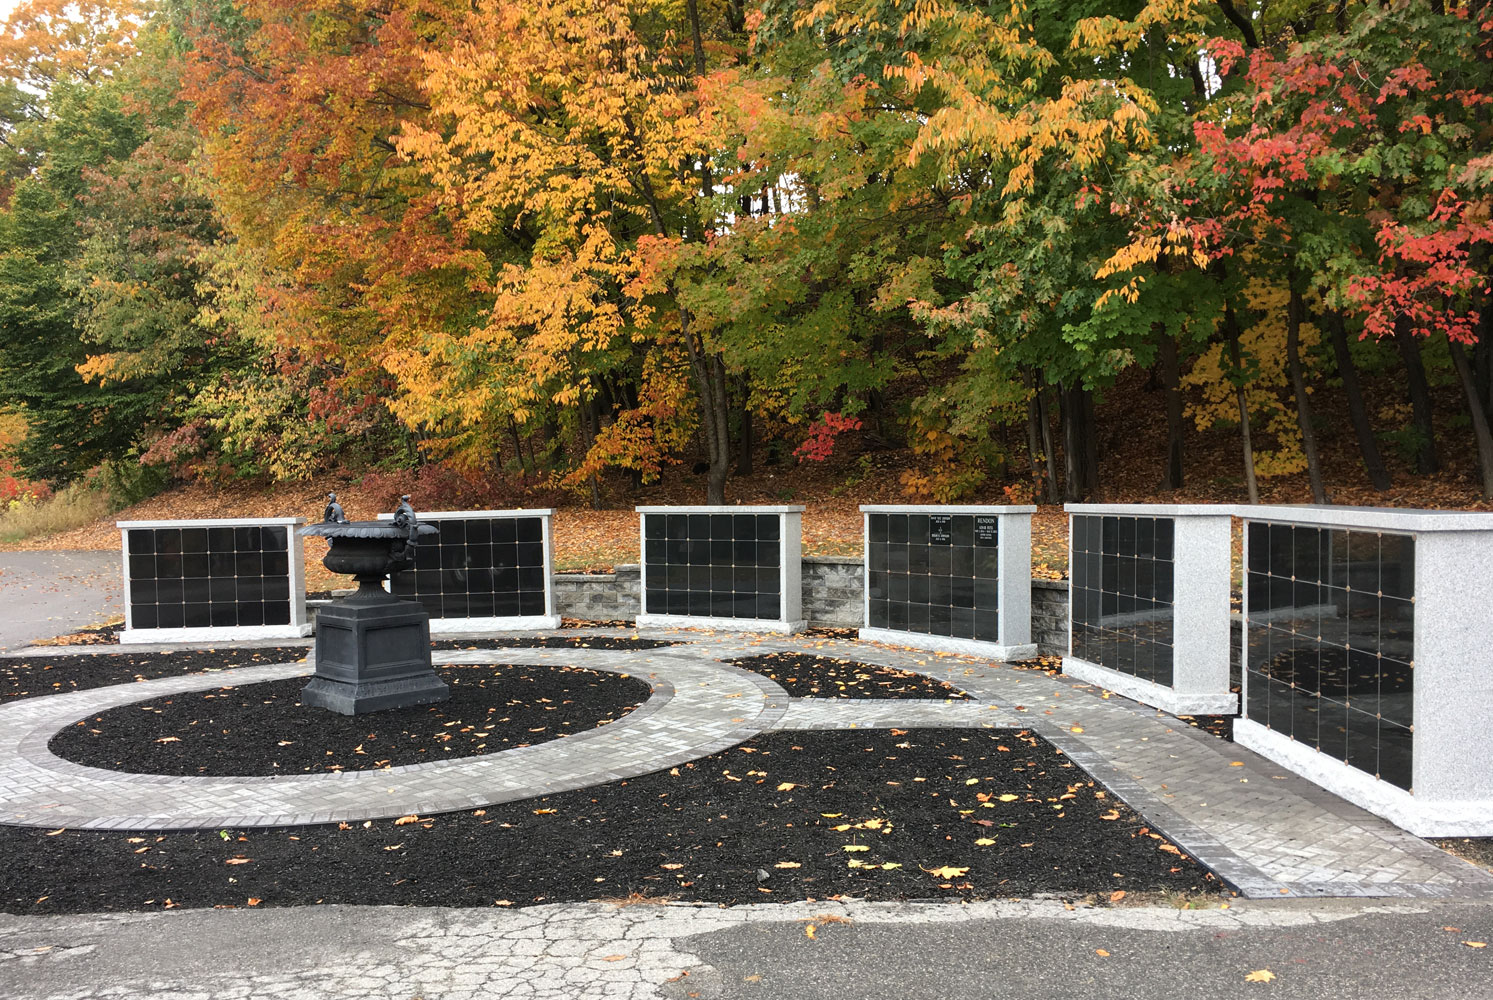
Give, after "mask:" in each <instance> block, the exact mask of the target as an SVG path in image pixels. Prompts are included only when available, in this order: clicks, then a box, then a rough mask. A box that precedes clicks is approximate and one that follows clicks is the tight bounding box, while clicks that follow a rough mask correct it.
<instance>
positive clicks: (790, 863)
mask: <svg viewBox="0 0 1493 1000" xmlns="http://www.w3.org/2000/svg"><path fill="white" fill-rule="evenodd" d="M773 867H774V868H802V867H803V865H801V864H799V863H798V862H797V861H779V862H778V863H777V864H775V865H773Z"/></svg>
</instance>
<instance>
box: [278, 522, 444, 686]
mask: <svg viewBox="0 0 1493 1000" xmlns="http://www.w3.org/2000/svg"><path fill="white" fill-rule="evenodd" d="M416 527H417V529H426V528H430V526H429V525H417V526H416ZM302 533H303V534H307V535H319V536H322V537H324V538H326V539H327V540H328V541H329V542H330V543H331V550H330V551H329V552H328V553H327V555H326V558H325V559H323V560H322V562H323V564H324V565H325V566H326V567H327V568H328V569H330V570H331V571H332V572H334V573H350V574H352V575H353V577H354V578H355V579H356V580H357V581H358V590H357V592H356V593H354V594H353V595H352V596H351V597H347V598H344V599H343V600H341V601H338V602H337V603H336V604H332V605H329V606H328V607H326V608H323V609H322V611H321V612H320V613H319V614H318V615H317V616H316V673H315V675H314V676H313V677H312V678H311V682H310V683H309V684H307V685H306V687H305V689H304V690H303V691H302V692H301V703H302V704H304V705H314V706H316V707H319V708H325V709H328V710H329V711H333V712H337V713H340V714H342V715H361V714H363V713H364V712H377V711H381V710H383V709H389V708H408V707H411V706H414V705H428V704H432V703H434V702H438V701H444V700H446V698H448V697H449V696H450V691H449V689H448V688H447V687H446V683H445V682H444V681H442V680H441V679H440V678H439V677H437V676H436V673H435V670H434V668H433V667H432V666H431V663H430V615H429V614H428V613H427V612H426V611H425V609H424V608H423V607H421V606H420V605H419V604H416V603H415V602H413V601H402V600H400V599H399V598H397V597H394V596H392V595H390V594H389V593H388V592H387V591H385V590H384V589H383V581H384V578H385V577H387V576H388V575H389V573H390V572H391V571H392V570H397V569H401V568H403V564H404V563H405V562H406V561H408V559H409V558H410V534H411V532H410V529H409V528H408V527H400V526H395V525H391V524H389V523H387V522H377V521H354V522H325V523H322V524H315V525H311V526H309V527H307V528H303V529H302ZM418 533H420V534H433V533H434V529H433V528H430V530H428V531H424V530H420V531H419V532H418Z"/></svg>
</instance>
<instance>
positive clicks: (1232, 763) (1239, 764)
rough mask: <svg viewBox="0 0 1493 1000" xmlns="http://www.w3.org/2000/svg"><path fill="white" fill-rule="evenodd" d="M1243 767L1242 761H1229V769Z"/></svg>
mask: <svg viewBox="0 0 1493 1000" xmlns="http://www.w3.org/2000/svg"><path fill="white" fill-rule="evenodd" d="M1243 766H1244V761H1242V760H1231V761H1229V767H1243Z"/></svg>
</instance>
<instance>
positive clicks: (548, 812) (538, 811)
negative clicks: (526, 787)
mask: <svg viewBox="0 0 1493 1000" xmlns="http://www.w3.org/2000/svg"><path fill="white" fill-rule="evenodd" d="M556 812H558V810H556V809H535V810H534V815H535V816H550V815H553V814H554V813H556Z"/></svg>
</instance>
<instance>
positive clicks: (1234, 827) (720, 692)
mask: <svg viewBox="0 0 1493 1000" xmlns="http://www.w3.org/2000/svg"><path fill="white" fill-rule="evenodd" d="M595 634H618V633H617V632H616V631H615V630H597V632H596V633H595ZM623 634H641V635H646V636H659V637H664V638H671V639H677V640H682V641H684V642H686V643H688V645H682V646H676V647H672V648H665V649H658V650H649V651H646V652H634V651H620V650H599V649H502V650H491V651H456V652H444V653H438V654H436V658H437V660H438V661H446V662H488V663H546V662H550V663H557V664H559V663H564V664H571V665H575V666H584V667H592V668H596V669H604V670H613V671H619V672H625V673H631V674H633V675H635V676H639V677H643V678H646V679H648V680H650V682H651V683H653V684H654V686H655V696H654V698H652V699H651V700H650V701H649V702H648V703H647V704H646V705H645V706H643V707H642V708H640V709H638V710H637V711H635V712H633V713H631V714H630V715H628V716H626V717H625V718H623V719H622V720H620V721H618V722H616V723H613V724H611V725H609V726H605V727H603V728H601V729H598V730H594V731H592V732H590V733H583V734H576V735H573V736H570V737H567V738H565V739H562V740H556V741H553V742H550V743H545V744H540V745H538V746H534V747H526V748H522V749H516V750H509V751H504V752H502V753H499V754H493V755H489V756H487V757H479V758H466V759H464V760H453V761H440V762H433V763H431V764H422V765H416V766H413V767H403V768H392V769H388V770H383V771H367V772H342V773H340V774H336V775H297V776H286V777H276V778H242V779H223V778H175V777H173V778H165V777H161V776H149V775H123V774H119V773H115V772H108V771H100V770H97V769H92V768H84V767H80V766H78V765H76V764H71V763H69V762H66V761H62V760H59V759H58V758H56V757H53V756H52V755H51V754H50V753H48V752H47V751H46V742H47V740H48V739H49V738H50V737H51V735H52V734H53V733H55V732H56V731H57V730H58V729H60V728H62V727H63V726H65V725H67V724H69V723H71V722H73V721H75V720H77V719H78V718H81V717H82V716H84V715H87V714H89V713H91V712H97V711H100V710H102V709H103V708H107V707H113V706H116V705H123V704H129V703H131V702H135V701H140V700H144V699H147V698H152V697H156V696H157V695H160V694H165V693H169V692H174V691H187V690H194V689H201V688H209V687H215V686H221V685H223V684H225V683H250V682H253V681H255V680H264V679H271V678H275V677H286V676H293V675H295V674H297V673H305V672H308V671H309V669H310V668H309V666H307V665H304V664H302V665H286V666H276V667H249V668H242V669H239V670H232V671H224V672H221V673H217V674H212V675H207V676H202V675H198V676H195V677H188V678H171V679H165V680H158V681H149V682H145V683H141V684H131V685H122V686H120V687H114V688H104V689H98V690H94V691H84V692H77V693H73V694H65V695H55V696H50V697H46V698H35V699H27V700H24V701H21V702H17V703H13V704H11V705H8V706H5V707H4V708H0V821H4V822H11V823H20V824H27V825H45V826H64V825H67V826H95V827H109V828H116V829H122V828H129V829H169V828H174V827H196V826H209V827H216V826H269V825H288V824H294V823H308V822H329V821H332V820H334V819H364V818H379V817H388V816H397V815H402V814H406V813H432V812H439V811H444V810H450V809H463V808H471V807H473V806H477V805H484V804H491V803H496V802H504V801H512V800H515V799H520V798H526V797H530V796H534V795H542V794H547V793H550V792H554V791H560V790H564V789H568V788H577V787H585V786H587V785H590V784H598V783H601V782H605V781H611V780H615V779H616V778H620V777H626V776H630V775H636V774H642V773H646V772H648V771H653V770H657V769H660V768H666V767H671V766H673V765H675V764H678V763H681V762H683V761H686V760H692V759H697V758H699V757H703V756H705V755H707V754H709V753H713V752H715V751H716V750H719V749H722V748H724V747H726V746H730V745H732V744H734V743H737V742H740V741H742V740H744V739H747V738H749V737H750V736H751V735H753V734H755V733H757V732H760V731H764V730H768V729H820V728H844V729H853V728H885V727H897V728H911V727H935V726H936V727H999V728H1006V727H1015V728H1023V729H1029V730H1031V731H1032V732H1034V733H1036V734H1038V735H1040V736H1042V737H1044V738H1046V739H1047V740H1049V741H1050V742H1051V743H1053V744H1054V745H1055V746H1057V747H1058V748H1059V749H1060V750H1062V751H1063V752H1064V753H1066V754H1068V755H1069V756H1070V757H1071V758H1072V759H1073V760H1074V762H1075V763H1077V764H1078V765H1079V766H1081V767H1083V768H1084V769H1085V770H1087V771H1088V772H1089V773H1091V774H1092V775H1093V776H1094V777H1095V778H1096V779H1097V780H1099V781H1100V782H1102V783H1104V784H1105V785H1106V786H1107V787H1108V788H1110V789H1111V790H1112V791H1113V792H1114V793H1115V794H1116V795H1118V796H1119V797H1120V798H1122V799H1123V800H1124V801H1126V802H1127V803H1128V804H1130V805H1131V806H1132V807H1133V808H1135V809H1136V810H1137V811H1138V812H1139V813H1141V814H1142V815H1143V816H1144V817H1145V818H1146V820H1147V822H1148V823H1149V824H1150V825H1151V826H1152V827H1153V828H1155V829H1156V830H1157V831H1158V832H1160V833H1162V834H1164V835H1166V836H1167V837H1168V838H1169V839H1170V840H1171V841H1172V842H1173V843H1175V844H1177V845H1178V846H1179V847H1180V848H1181V849H1182V850H1184V851H1186V852H1187V853H1189V854H1192V855H1193V856H1195V857H1197V858H1198V859H1199V860H1201V861H1202V862H1203V863H1205V864H1207V865H1209V866H1210V867H1211V868H1213V870H1214V871H1216V872H1217V873H1218V874H1219V875H1220V876H1221V877H1223V878H1224V879H1225V880H1227V881H1229V882H1230V884H1232V885H1234V886H1235V887H1236V888H1238V889H1239V890H1240V891H1241V892H1242V893H1243V894H1245V895H1247V896H1254V897H1272V898H1273V897H1279V896H1282V895H1285V896H1324V895H1338V896H1387V897H1441V898H1448V899H1478V900H1493V876H1490V875H1488V874H1487V873H1485V872H1483V871H1482V870H1481V869H1478V868H1476V867H1474V866H1472V865H1470V864H1468V863H1466V862H1463V861H1461V860H1460V859H1457V858H1454V857H1452V856H1451V855H1448V854H1446V853H1444V852H1442V851H1440V850H1437V849H1436V848H1435V847H1433V846H1432V845H1430V844H1428V843H1426V842H1425V841H1422V840H1420V839H1418V838H1415V837H1412V836H1410V835H1409V834H1406V833H1404V832H1403V831H1400V830H1399V829H1397V828H1395V827H1393V826H1391V825H1390V824H1388V823H1387V822H1385V821H1383V820H1380V819H1379V818H1377V817H1375V816H1373V815H1371V814H1369V813H1367V812H1364V811H1363V810H1361V809H1358V808H1357V807H1355V806H1352V805H1350V804H1349V803H1347V802H1344V801H1342V800H1341V799H1338V798H1336V797H1335V796H1332V795H1330V794H1328V793H1327V792H1325V791H1323V790H1322V789H1320V788H1317V787H1316V786H1315V785H1312V784H1310V783H1309V782H1306V781H1305V780H1303V779H1300V778H1297V777H1295V776H1294V775H1291V774H1289V773H1288V772H1286V771H1284V770H1282V769H1281V768H1279V767H1277V766H1276V765H1274V764H1272V763H1271V762H1269V761H1267V760H1265V759H1264V758H1261V757H1258V756H1256V755H1255V754H1253V753H1251V752H1250V751H1248V750H1245V749H1244V748H1242V747H1238V746H1235V745H1233V744H1229V743H1225V742H1223V741H1220V740H1217V739H1215V738H1213V737H1212V736H1209V735H1207V734H1205V733H1201V732H1199V731H1197V730H1194V729H1191V728H1190V727H1187V726H1185V725H1183V724H1182V723H1180V722H1178V721H1177V720H1176V719H1173V718H1171V717H1169V716H1166V715H1163V714H1161V713H1158V712H1154V711H1149V710H1145V709H1143V708H1140V707H1139V706H1137V705H1135V704H1134V703H1133V702H1129V701H1127V700H1125V699H1123V698H1120V697H1118V696H1113V697H1111V696H1108V695H1107V694H1104V693H1102V692H1100V691H1098V690H1097V689H1095V688H1092V687H1089V686H1086V685H1079V684H1074V683H1072V682H1071V681H1070V680H1068V679H1065V678H1062V677H1050V676H1047V675H1046V674H1045V673H1042V672H1040V671H1028V670H1018V669H1015V668H1011V667H1008V666H1005V665H1003V664H997V663H991V662H988V661H980V660H976V659H973V658H970V657H962V656H955V655H951V654H936V653H927V652H921V651H914V650H908V649H902V648H895V647H889V646H879V645H871V644H865V643H856V642H848V641H840V640H824V639H811V638H805V637H781V636H773V637H760V636H742V635H733V634H729V633H706V632H686V631H680V630H649V631H644V632H641V633H632V632H628V633H623ZM775 650H796V651H803V652H814V653H819V654H822V655H831V656H842V657H846V658H850V659H855V660H859V661H861V662H866V663H874V664H880V665H884V666H889V667H896V668H901V669H907V670H914V671H918V672H921V673H925V674H928V675H930V676H933V677H936V678H939V679H941V680H945V681H948V682H949V683H950V684H952V685H954V686H955V687H957V688H960V689H962V690H964V691H966V692H968V693H969V694H970V696H971V699H970V700H967V701H965V700H937V701H934V700H927V701H911V700H884V699H876V700H870V699H867V700H854V699H846V700H838V699H824V700H818V699H802V698H794V699H790V698H788V697H787V696H786V695H785V694H784V692H783V691H782V689H781V688H779V687H778V686H777V685H776V684H773V683H772V682H771V681H769V680H768V679H766V678H763V677H760V676H758V675H756V674H752V673H749V672H747V671H744V670H740V669H738V668H735V667H730V666H727V665H726V664H723V663H720V662H719V660H723V659H729V658H731V657H736V656H742V655H751V654H755V653H763V652H772V651H775Z"/></svg>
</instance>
